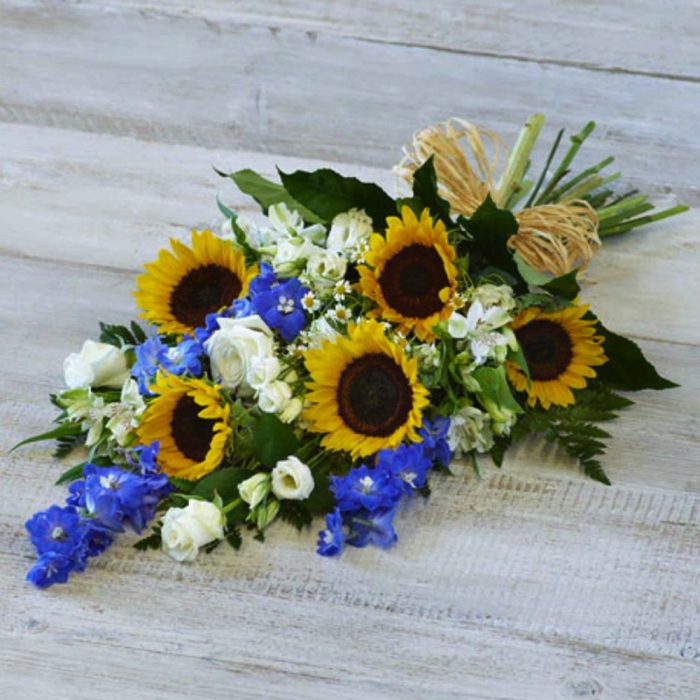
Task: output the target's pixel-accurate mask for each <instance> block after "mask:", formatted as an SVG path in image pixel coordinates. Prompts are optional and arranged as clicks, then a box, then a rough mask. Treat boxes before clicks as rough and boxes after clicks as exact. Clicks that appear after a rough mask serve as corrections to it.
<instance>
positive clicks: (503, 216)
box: [465, 195, 520, 279]
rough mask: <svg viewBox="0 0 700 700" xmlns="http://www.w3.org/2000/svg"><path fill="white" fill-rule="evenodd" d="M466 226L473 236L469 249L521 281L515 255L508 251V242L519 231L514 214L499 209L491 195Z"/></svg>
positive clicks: (467, 221)
mask: <svg viewBox="0 0 700 700" xmlns="http://www.w3.org/2000/svg"><path fill="white" fill-rule="evenodd" d="M465 226H466V228H467V231H469V233H470V234H471V235H472V237H473V240H472V241H471V242H470V243H469V244H468V247H469V250H471V251H476V252H478V253H480V254H481V256H482V257H483V258H484V259H485V260H486V262H487V264H489V265H492V266H494V267H497V268H500V269H501V270H505V271H506V272H508V273H509V274H511V275H514V276H515V277H516V278H518V279H519V278H520V272H519V271H518V266H517V264H516V262H515V260H514V258H513V253H512V252H511V251H510V250H509V249H508V241H509V240H510V238H511V236H514V235H515V234H516V233H517V232H518V222H517V220H516V218H515V217H514V216H513V214H512V213H511V212H509V211H506V210H505V209H499V208H498V207H497V206H496V205H495V204H494V201H493V199H491V195H487V196H486V199H485V200H484V202H483V203H482V204H481V205H480V206H479V208H478V209H477V210H476V211H475V212H474V214H473V215H472V217H471V218H470V219H468V220H466V223H465Z"/></svg>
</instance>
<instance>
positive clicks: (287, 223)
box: [267, 202, 326, 245]
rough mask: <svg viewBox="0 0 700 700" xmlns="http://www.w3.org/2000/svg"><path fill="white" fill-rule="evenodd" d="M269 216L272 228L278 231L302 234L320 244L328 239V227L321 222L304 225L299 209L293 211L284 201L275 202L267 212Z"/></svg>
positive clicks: (302, 236)
mask: <svg viewBox="0 0 700 700" xmlns="http://www.w3.org/2000/svg"><path fill="white" fill-rule="evenodd" d="M267 218H268V220H269V222H270V226H271V228H272V229H273V230H274V231H276V232H278V233H282V234H284V233H286V234H289V235H290V236H292V237H294V236H300V237H301V238H306V239H307V240H309V241H311V242H312V243H316V244H319V245H321V244H323V243H324V241H325V240H326V229H325V228H324V227H323V226H322V225H321V224H313V225H311V226H308V227H304V218H303V217H302V215H301V214H300V213H299V212H298V211H291V210H290V209H289V207H288V206H287V205H286V204H284V202H280V203H279V204H273V205H272V206H271V207H270V209H269V210H268V212H267Z"/></svg>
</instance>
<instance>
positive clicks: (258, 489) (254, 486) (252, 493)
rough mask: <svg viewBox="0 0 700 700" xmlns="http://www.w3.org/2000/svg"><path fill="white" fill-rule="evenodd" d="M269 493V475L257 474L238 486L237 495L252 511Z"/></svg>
mask: <svg viewBox="0 0 700 700" xmlns="http://www.w3.org/2000/svg"><path fill="white" fill-rule="evenodd" d="M269 492H270V475H269V474H263V473H262V472H258V473H257V474H253V476H251V477H250V478H249V479H246V480H245V481H243V482H241V483H240V484H238V493H239V495H240V497H241V499H242V500H243V501H244V502H245V503H247V504H248V505H249V506H250V509H251V510H252V509H253V508H255V506H257V505H258V503H260V502H261V501H262V500H263V498H265V496H267V494H268V493H269Z"/></svg>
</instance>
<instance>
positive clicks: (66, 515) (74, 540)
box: [25, 506, 83, 558]
mask: <svg viewBox="0 0 700 700" xmlns="http://www.w3.org/2000/svg"><path fill="white" fill-rule="evenodd" d="M25 528H26V529H27V531H28V532H29V539H30V541H31V543H32V544H33V545H34V546H35V547H36V551H37V554H46V553H47V552H54V553H56V554H62V555H63V556H66V557H69V558H70V557H73V556H74V555H75V553H76V552H77V551H78V550H79V549H80V546H81V544H82V539H83V538H82V533H81V531H80V516H79V515H78V511H77V510H76V509H75V508H74V507H73V506H66V507H65V508H61V507H60V506H50V507H49V508H47V509H46V510H45V511H42V512H39V513H34V515H33V516H32V517H31V518H30V519H29V520H27V522H26V523H25Z"/></svg>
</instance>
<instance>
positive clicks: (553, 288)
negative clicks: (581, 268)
mask: <svg viewBox="0 0 700 700" xmlns="http://www.w3.org/2000/svg"><path fill="white" fill-rule="evenodd" d="M577 275H578V268H576V269H575V270H571V272H567V273H566V274H565V275H562V276H561V277H555V278H554V279H553V280H551V281H550V282H547V284H543V285H542V289H546V290H547V291H548V292H550V294H556V295H557V296H560V297H564V299H568V300H569V301H571V300H572V299H575V298H576V297H577V296H578V295H579V293H580V292H581V287H580V286H579V284H578V281H577V279H576V277H577Z"/></svg>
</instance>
